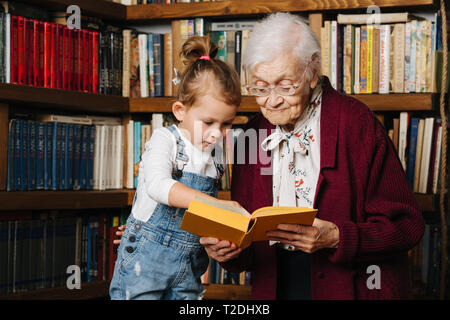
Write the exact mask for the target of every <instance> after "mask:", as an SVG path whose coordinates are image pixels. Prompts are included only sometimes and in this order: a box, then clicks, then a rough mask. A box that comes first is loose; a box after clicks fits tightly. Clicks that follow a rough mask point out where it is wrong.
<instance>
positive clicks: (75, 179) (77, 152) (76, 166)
mask: <svg viewBox="0 0 450 320" xmlns="http://www.w3.org/2000/svg"><path fill="white" fill-rule="evenodd" d="M81 132H82V128H81V125H79V124H76V125H74V127H73V140H74V142H73V166H72V172H73V174H72V189H73V190H80V157H81Z"/></svg>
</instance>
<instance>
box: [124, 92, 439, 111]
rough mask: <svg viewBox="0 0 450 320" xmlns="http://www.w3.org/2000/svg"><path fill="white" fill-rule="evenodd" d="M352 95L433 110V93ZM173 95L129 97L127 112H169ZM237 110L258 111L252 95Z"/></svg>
mask: <svg viewBox="0 0 450 320" xmlns="http://www.w3.org/2000/svg"><path fill="white" fill-rule="evenodd" d="M352 97H354V98H356V99H358V100H360V101H362V102H363V103H365V104H366V105H367V106H369V108H371V109H372V110H373V111H428V110H433V105H434V103H433V101H434V100H435V99H436V98H437V95H436V94H433V93H391V94H357V95H352ZM172 101H174V97H157V98H130V105H129V112H131V113H140V112H171V111H172ZM238 111H239V112H259V107H258V106H257V104H256V102H255V98H254V97H250V96H244V97H243V98H242V103H241V105H240V106H239V109H238Z"/></svg>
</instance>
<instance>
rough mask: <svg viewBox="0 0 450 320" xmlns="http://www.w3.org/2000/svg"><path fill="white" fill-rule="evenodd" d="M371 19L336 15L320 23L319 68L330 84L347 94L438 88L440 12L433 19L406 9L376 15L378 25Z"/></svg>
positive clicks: (433, 89)
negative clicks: (407, 11)
mask: <svg viewBox="0 0 450 320" xmlns="http://www.w3.org/2000/svg"><path fill="white" fill-rule="evenodd" d="M370 18H371V15H364V14H363V15H344V14H339V15H338V17H337V20H333V21H325V22H324V26H323V27H322V28H321V35H320V40H321V47H322V52H321V54H322V73H323V74H325V75H327V76H328V77H329V78H330V82H331V84H332V85H333V87H334V88H336V89H338V90H339V91H342V92H344V93H347V94H360V93H384V94H386V93H390V92H393V93H409V92H437V91H438V90H440V73H441V70H440V68H441V66H442V61H440V60H442V39H441V38H442V37H441V16H440V12H438V13H436V14H435V15H434V17H433V19H432V21H430V20H425V19H423V18H420V17H416V16H412V15H410V14H408V13H406V12H404V13H385V14H380V15H379V19H378V24H375V21H374V20H373V19H372V20H373V21H370ZM368 23H371V24H368ZM439 59H440V60H439ZM439 61H440V62H439Z"/></svg>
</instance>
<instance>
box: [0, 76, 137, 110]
mask: <svg viewBox="0 0 450 320" xmlns="http://www.w3.org/2000/svg"><path fill="white" fill-rule="evenodd" d="M0 102H4V103H10V104H15V105H27V106H30V105H32V106H33V107H45V108H53V109H60V110H72V111H77V112H102V113H105V114H108V113H124V112H128V109H129V107H128V105H129V102H128V98H124V97H119V96H110V95H108V96H107V95H101V94H94V93H87V92H79V91H71V90H61V89H51V88H42V87H33V86H27V85H18V84H9V83H0Z"/></svg>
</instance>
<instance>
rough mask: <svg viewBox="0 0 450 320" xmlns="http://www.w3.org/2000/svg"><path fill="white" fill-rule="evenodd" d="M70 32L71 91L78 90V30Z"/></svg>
mask: <svg viewBox="0 0 450 320" xmlns="http://www.w3.org/2000/svg"><path fill="white" fill-rule="evenodd" d="M71 32H72V59H71V60H72V63H71V71H72V72H71V75H70V79H71V80H70V81H71V89H72V90H78V89H79V86H78V72H79V70H78V62H79V59H78V56H79V33H80V32H79V30H77V29H71Z"/></svg>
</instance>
